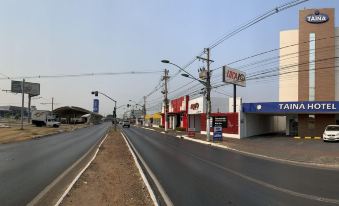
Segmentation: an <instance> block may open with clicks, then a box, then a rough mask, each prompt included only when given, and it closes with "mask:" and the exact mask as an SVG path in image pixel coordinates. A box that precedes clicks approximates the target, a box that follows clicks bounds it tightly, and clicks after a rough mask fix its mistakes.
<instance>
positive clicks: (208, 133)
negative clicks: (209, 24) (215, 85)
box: [197, 48, 213, 141]
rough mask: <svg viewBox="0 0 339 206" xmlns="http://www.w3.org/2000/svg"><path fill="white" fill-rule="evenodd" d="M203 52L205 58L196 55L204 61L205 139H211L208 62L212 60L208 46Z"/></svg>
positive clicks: (209, 71)
mask: <svg viewBox="0 0 339 206" xmlns="http://www.w3.org/2000/svg"><path fill="white" fill-rule="evenodd" d="M204 52H205V53H206V55H207V58H202V57H199V56H197V58H198V59H200V60H202V61H206V63H207V65H206V69H207V71H206V84H205V89H206V139H207V141H211V134H210V132H211V126H210V118H211V89H212V88H211V70H210V64H211V62H213V60H211V59H210V48H205V49H204Z"/></svg>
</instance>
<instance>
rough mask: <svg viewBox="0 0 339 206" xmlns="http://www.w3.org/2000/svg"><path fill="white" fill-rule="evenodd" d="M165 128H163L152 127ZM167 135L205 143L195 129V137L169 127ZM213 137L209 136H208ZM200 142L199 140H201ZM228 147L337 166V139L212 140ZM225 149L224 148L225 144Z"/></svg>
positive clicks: (274, 156)
mask: <svg viewBox="0 0 339 206" xmlns="http://www.w3.org/2000/svg"><path fill="white" fill-rule="evenodd" d="M152 129H154V130H155V131H158V132H164V129H162V128H152ZM168 134H169V135H173V136H184V138H186V139H189V140H192V139H193V140H194V139H195V140H201V141H203V142H205V143H208V142H207V141H206V135H202V134H200V133H196V134H195V137H194V138H191V137H188V136H187V135H186V132H178V131H174V130H168ZM211 138H212V136H211ZM203 142H202V143H203ZM214 143H216V144H217V145H218V146H219V145H220V146H224V147H227V148H228V149H231V150H236V151H239V152H243V153H250V154H251V155H255V156H262V157H267V158H270V159H278V160H287V161H291V162H296V163H304V164H310V165H317V166H324V167H334V168H339V142H338V143H337V142H333V143H332V142H326V143H325V142H323V141H322V140H314V139H295V138H293V137H279V136H260V137H250V138H243V139H233V138H225V137H224V139H223V141H221V142H220V141H217V142H214ZM225 149H226V148H225Z"/></svg>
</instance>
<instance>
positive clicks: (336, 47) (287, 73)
mask: <svg viewBox="0 0 339 206" xmlns="http://www.w3.org/2000/svg"><path fill="white" fill-rule="evenodd" d="M334 12H335V11H334V9H332V8H324V9H304V10H300V11H299V28H298V29H294V30H288V31H281V32H280V47H281V49H280V54H279V56H280V65H279V67H280V69H279V101H278V102H257V103H245V104H243V113H244V114H243V124H242V131H243V133H242V135H241V136H253V135H258V134H263V133H269V132H278V131H283V132H285V134H286V135H294V136H301V137H306V136H310V137H316V136H319V137H320V136H322V133H323V131H324V128H325V127H326V126H327V125H330V124H338V123H339V101H338V100H339V69H338V68H339V60H338V57H339V38H338V36H339V28H336V27H335V22H334ZM259 122H260V123H259Z"/></svg>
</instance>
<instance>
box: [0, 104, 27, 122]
mask: <svg viewBox="0 0 339 206" xmlns="http://www.w3.org/2000/svg"><path fill="white" fill-rule="evenodd" d="M27 116H28V109H27V108H26V107H25V108H24V117H27ZM0 117H1V118H5V117H6V118H15V119H19V118H20V117H21V107H17V106H10V105H9V106H0Z"/></svg>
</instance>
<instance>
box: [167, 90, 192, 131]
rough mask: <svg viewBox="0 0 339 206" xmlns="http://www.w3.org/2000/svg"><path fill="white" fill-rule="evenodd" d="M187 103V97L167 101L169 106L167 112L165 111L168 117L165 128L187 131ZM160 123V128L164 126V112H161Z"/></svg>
mask: <svg viewBox="0 0 339 206" xmlns="http://www.w3.org/2000/svg"><path fill="white" fill-rule="evenodd" d="M188 101H189V96H188V95H186V96H182V97H179V98H177V99H173V100H170V101H169V106H168V111H167V116H168V117H167V118H168V122H167V126H168V128H169V129H176V128H180V129H181V130H186V129H187V117H188V116H187V111H188ZM162 110H164V109H162ZM161 122H162V126H164V125H165V115H164V111H162V119H161Z"/></svg>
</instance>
